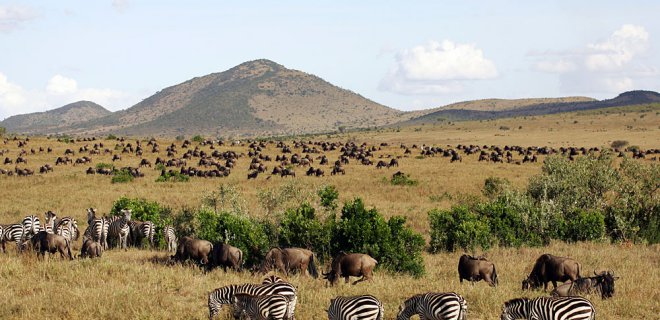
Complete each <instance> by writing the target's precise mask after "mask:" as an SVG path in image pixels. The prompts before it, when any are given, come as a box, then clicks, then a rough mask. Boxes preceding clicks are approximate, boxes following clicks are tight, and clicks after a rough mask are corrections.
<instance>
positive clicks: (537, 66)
mask: <svg viewBox="0 0 660 320" xmlns="http://www.w3.org/2000/svg"><path fill="white" fill-rule="evenodd" d="M649 47H650V35H649V32H648V31H647V30H646V29H645V28H644V27H642V26H637V25H632V24H625V25H623V26H621V27H620V28H619V29H618V30H616V31H614V32H612V34H611V35H610V36H609V37H607V38H606V39H604V40H601V41H595V42H593V43H588V44H586V45H585V46H584V47H582V48H573V49H568V50H552V51H534V52H533V53H530V54H528V56H530V57H531V58H532V59H534V60H536V61H535V62H533V63H532V69H534V70H536V71H541V72H547V73H557V74H559V80H560V88H561V90H562V91H563V92H567V93H621V92H623V91H628V90H633V89H635V88H636V86H638V85H640V84H642V83H644V84H648V83H649V81H646V80H647V79H649V78H651V77H657V76H658V74H659V70H658V68H657V67H655V66H649V65H646V64H645V62H646V61H647V60H646V59H644V57H645V53H646V52H647V51H648V49H649ZM651 83H655V85H656V86H657V85H660V82H658V81H657V80H656V81H651Z"/></svg>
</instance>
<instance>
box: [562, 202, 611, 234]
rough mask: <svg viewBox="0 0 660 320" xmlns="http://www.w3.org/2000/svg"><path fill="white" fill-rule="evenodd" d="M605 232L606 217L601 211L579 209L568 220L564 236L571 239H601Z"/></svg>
mask: <svg viewBox="0 0 660 320" xmlns="http://www.w3.org/2000/svg"><path fill="white" fill-rule="evenodd" d="M604 234H605V217H604V216H603V214H602V213H601V212H600V211H595V210H592V211H586V210H578V211H576V212H574V213H573V214H572V215H571V216H570V217H569V219H567V220H566V229H565V234H564V237H565V239H567V240H570V241H573V242H575V241H592V240H600V239H602V238H603V235H604Z"/></svg>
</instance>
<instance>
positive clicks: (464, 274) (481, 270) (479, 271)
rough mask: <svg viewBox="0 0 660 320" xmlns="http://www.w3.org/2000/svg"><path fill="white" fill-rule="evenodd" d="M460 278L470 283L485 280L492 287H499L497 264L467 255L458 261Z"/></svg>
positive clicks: (461, 280)
mask: <svg viewBox="0 0 660 320" xmlns="http://www.w3.org/2000/svg"><path fill="white" fill-rule="evenodd" d="M458 277H459V280H460V282H461V283H463V279H466V280H468V281H481V280H484V281H486V283H488V285H490V286H491V287H496V286H497V271H495V264H494V263H492V262H490V261H488V260H487V259H486V258H483V257H473V256H470V255H467V254H464V255H462V256H461V258H460V259H458Z"/></svg>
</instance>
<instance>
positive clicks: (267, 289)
mask: <svg viewBox="0 0 660 320" xmlns="http://www.w3.org/2000/svg"><path fill="white" fill-rule="evenodd" d="M240 293H243V294H249V295H253V296H270V295H282V296H285V297H286V298H287V299H288V300H289V307H288V309H289V310H288V312H287V315H288V318H287V319H293V314H294V312H295V308H296V301H297V299H298V298H297V297H296V288H295V287H294V286H292V285H291V284H289V283H285V282H278V283H273V284H265V285H264V284H251V283H248V284H242V285H229V286H225V287H220V288H218V289H215V290H213V291H212V292H211V293H209V301H208V305H209V320H213V319H214V318H215V317H216V316H217V315H218V312H219V311H220V309H222V305H223V304H231V303H233V298H234V295H236V294H240Z"/></svg>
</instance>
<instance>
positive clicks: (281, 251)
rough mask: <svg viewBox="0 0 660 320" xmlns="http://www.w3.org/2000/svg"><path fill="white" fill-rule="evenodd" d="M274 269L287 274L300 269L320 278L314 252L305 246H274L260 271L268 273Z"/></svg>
mask: <svg viewBox="0 0 660 320" xmlns="http://www.w3.org/2000/svg"><path fill="white" fill-rule="evenodd" d="M273 269H276V270H278V271H279V272H281V273H284V274H286V275H288V274H289V272H295V271H298V270H299V271H300V272H302V273H303V274H306V273H307V274H309V275H311V276H312V277H314V278H318V276H319V275H318V271H317V269H316V263H315V262H314V252H312V251H310V250H307V249H303V248H272V249H270V250H269V251H268V253H267V254H266V257H265V258H264V260H263V261H262V263H261V266H260V267H259V272H261V273H267V272H269V271H271V270H273Z"/></svg>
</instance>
